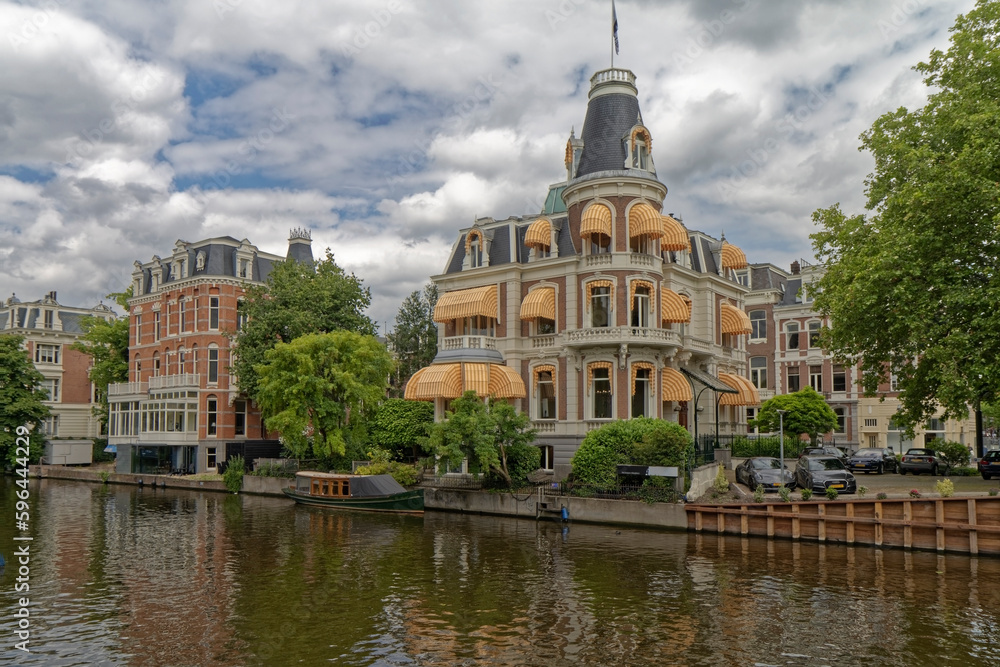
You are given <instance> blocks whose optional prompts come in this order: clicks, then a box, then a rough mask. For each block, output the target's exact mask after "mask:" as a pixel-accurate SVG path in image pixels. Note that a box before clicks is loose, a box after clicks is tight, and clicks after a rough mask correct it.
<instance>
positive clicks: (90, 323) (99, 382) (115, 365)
mask: <svg viewBox="0 0 1000 667" xmlns="http://www.w3.org/2000/svg"><path fill="white" fill-rule="evenodd" d="M108 298H109V299H114V300H115V303H117V304H118V305H119V306H121V307H122V309H124V311H125V316H124V317H118V318H115V319H113V320H111V321H110V322H109V321H107V320H105V319H104V318H103V317H93V316H90V315H88V316H87V317H84V318H83V319H82V320H81V321H80V328H81V329H82V330H83V335H82V336H80V338H79V339H78V340H77V341H76V342H75V343H73V345H71V346H70V347H72V349H74V350H78V351H80V352H83V353H84V354H86V355H88V356H90V358H91V367H90V372H89V374H88V377H89V378H90V381H91V382H93V383H94V385H95V386H96V387H97V396H98V405H96V406H94V413H95V414H96V415H97V416H98V418H99V419H100V420H101V422H103V423H105V424H107V423H108V385H109V384H115V383H118V382H128V331H129V318H128V300H129V299H131V298H132V288H131V287H129V288H128V290H126V291H125V292H115V293H113V294H109V295H108Z"/></svg>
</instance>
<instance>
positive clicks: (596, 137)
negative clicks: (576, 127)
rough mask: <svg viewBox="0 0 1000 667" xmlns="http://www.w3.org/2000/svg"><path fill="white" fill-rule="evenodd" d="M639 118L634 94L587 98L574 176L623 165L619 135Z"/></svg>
mask: <svg viewBox="0 0 1000 667" xmlns="http://www.w3.org/2000/svg"><path fill="white" fill-rule="evenodd" d="M638 119H639V100H638V99H637V98H636V97H635V96H634V95H628V94H625V93H608V94H606V95H598V96H597V97H594V98H591V100H590V102H589V103H588V104H587V117H586V119H585V120H584V121H583V133H582V134H581V138H582V139H583V154H582V155H581V156H580V166H579V167H578V168H577V170H576V174H575V176H576V177H577V178H579V177H580V176H586V175H587V174H592V173H594V172H598V171H609V170H622V169H624V168H625V144H624V142H623V138H624V136H625V134H626V133H627V132H628V131H629V129H631V128H632V126H633V125H635V124H636V122H637V121H638Z"/></svg>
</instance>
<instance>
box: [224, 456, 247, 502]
mask: <svg viewBox="0 0 1000 667" xmlns="http://www.w3.org/2000/svg"><path fill="white" fill-rule="evenodd" d="M226 464H227V465H226V471H225V472H224V473H222V481H223V483H225V485H226V490H228V491H230V492H231V493H239V492H240V489H242V488H243V475H244V474H245V473H246V470H247V464H246V461H245V460H244V459H243V457H242V456H239V455H237V456H234V457H233V458H231V459H229V460H228V461H227V462H226Z"/></svg>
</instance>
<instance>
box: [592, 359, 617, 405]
mask: <svg viewBox="0 0 1000 667" xmlns="http://www.w3.org/2000/svg"><path fill="white" fill-rule="evenodd" d="M612 369H614V364H612V363H611V362H610V361H592V362H590V363H589V364H587V395H588V396H589V395H590V387H591V386H592V385H593V384H594V371H595V370H606V371H607V372H608V377H609V378H610V377H612ZM612 382H614V380H612Z"/></svg>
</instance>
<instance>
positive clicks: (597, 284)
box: [587, 280, 615, 309]
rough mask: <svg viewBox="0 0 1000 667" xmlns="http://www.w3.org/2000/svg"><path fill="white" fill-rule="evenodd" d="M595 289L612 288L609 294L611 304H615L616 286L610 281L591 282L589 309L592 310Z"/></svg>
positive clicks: (589, 285) (588, 300) (589, 286)
mask: <svg viewBox="0 0 1000 667" xmlns="http://www.w3.org/2000/svg"><path fill="white" fill-rule="evenodd" d="M595 287H607V288H610V291H609V294H610V295H611V302H612V303H614V300H615V284H614V283H613V282H611V281H610V280H591V281H590V282H589V283H587V308H588V309H589V308H590V300H591V298H592V297H593V296H594V288H595Z"/></svg>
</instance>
